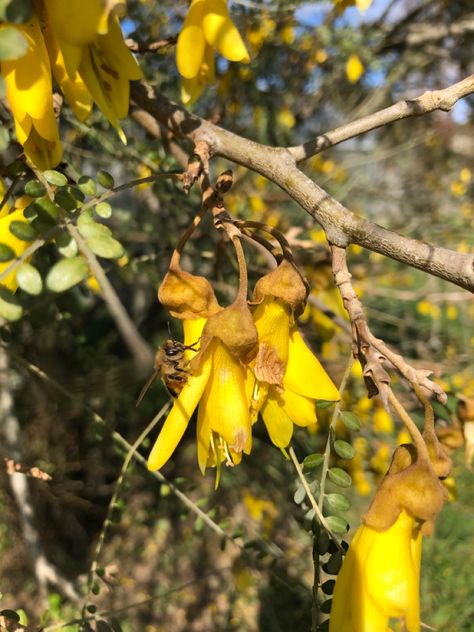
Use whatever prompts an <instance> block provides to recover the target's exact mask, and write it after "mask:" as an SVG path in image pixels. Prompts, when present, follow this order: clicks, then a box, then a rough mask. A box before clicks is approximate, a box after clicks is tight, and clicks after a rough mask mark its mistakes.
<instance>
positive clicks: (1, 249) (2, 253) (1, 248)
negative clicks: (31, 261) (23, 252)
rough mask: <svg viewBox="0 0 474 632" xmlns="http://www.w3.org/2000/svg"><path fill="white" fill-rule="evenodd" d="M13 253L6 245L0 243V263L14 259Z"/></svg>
mask: <svg viewBox="0 0 474 632" xmlns="http://www.w3.org/2000/svg"><path fill="white" fill-rule="evenodd" d="M15 256H16V255H15V251H14V250H13V248H10V246H9V245H8V244H2V243H0V263H5V262H7V261H11V260H12V259H14V258H15Z"/></svg>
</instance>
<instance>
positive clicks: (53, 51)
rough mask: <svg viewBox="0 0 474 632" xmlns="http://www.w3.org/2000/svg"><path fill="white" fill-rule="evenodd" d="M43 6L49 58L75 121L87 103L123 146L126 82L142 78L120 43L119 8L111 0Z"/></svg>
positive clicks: (57, 0)
mask: <svg viewBox="0 0 474 632" xmlns="http://www.w3.org/2000/svg"><path fill="white" fill-rule="evenodd" d="M44 3H45V6H46V9H47V17H45V21H46V24H47V28H46V31H47V36H46V39H47V44H48V47H49V53H50V56H51V58H52V59H53V60H54V62H53V69H54V72H55V77H56V79H57V81H58V83H59V85H60V87H61V89H62V90H63V91H64V94H65V96H66V98H67V99H68V101H69V102H70V103H71V106H72V107H73V110H74V111H75V113H76V115H77V116H78V117H79V118H80V119H81V120H83V119H84V118H85V117H86V116H87V114H88V113H89V111H90V104H91V100H92V99H93V100H94V101H95V103H96V104H97V106H98V107H99V109H100V110H101V111H102V113H103V114H104V115H105V116H106V117H107V119H108V120H109V121H110V123H111V124H112V125H113V126H114V127H115V128H116V130H117V132H118V133H119V135H120V138H121V139H122V141H123V142H125V141H126V139H125V136H124V134H123V132H122V129H121V127H120V125H119V123H118V121H119V119H121V118H124V117H125V116H126V115H127V113H128V106H129V94H130V83H129V82H130V80H134V79H140V78H141V77H142V72H141V70H140V67H139V65H138V63H137V61H136V60H135V58H134V57H133V55H132V53H131V52H130V51H129V49H128V48H127V46H126V44H125V42H124V39H123V34H122V31H121V29H120V24H119V21H118V17H117V13H121V12H122V11H123V8H124V6H125V3H124V2H118V1H117V0H111V1H109V2H105V0H102V1H101V0H71V1H70V2H63V1H62V0H44ZM87 91H88V92H89V95H88V94H87ZM73 104H74V105H73Z"/></svg>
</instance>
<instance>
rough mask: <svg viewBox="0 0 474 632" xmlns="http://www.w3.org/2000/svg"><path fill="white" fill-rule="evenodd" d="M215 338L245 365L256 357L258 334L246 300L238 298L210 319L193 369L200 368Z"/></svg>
mask: <svg viewBox="0 0 474 632" xmlns="http://www.w3.org/2000/svg"><path fill="white" fill-rule="evenodd" d="M213 338H218V339H219V340H220V341H221V342H222V343H223V344H224V345H225V346H226V347H227V349H228V350H229V351H230V353H231V354H232V355H233V356H234V357H236V358H237V359H239V360H240V361H241V362H243V363H244V364H247V363H248V362H250V360H252V359H253V357H255V354H256V352H257V344H258V334H257V329H256V327H255V324H254V322H253V318H252V314H251V313H250V310H249V308H248V305H247V301H246V300H245V299H240V298H237V300H236V301H235V302H234V303H232V305H229V307H226V308H225V309H223V310H221V311H220V312H217V313H214V314H213V315H211V316H210V317H209V318H208V321H207V323H206V325H205V326H204V329H203V332H202V336H201V342H200V351H199V353H198V354H197V355H196V356H195V357H194V358H193V360H192V362H191V368H192V369H194V368H197V367H199V365H200V363H201V359H202V356H203V354H204V352H205V351H206V349H207V347H208V345H209V343H210V342H211V340H212V339H213Z"/></svg>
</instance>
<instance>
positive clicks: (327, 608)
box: [321, 599, 332, 614]
mask: <svg viewBox="0 0 474 632" xmlns="http://www.w3.org/2000/svg"><path fill="white" fill-rule="evenodd" d="M331 606H332V599H326V601H323V603H322V604H321V612H323V613H324V614H329V613H330V612H331Z"/></svg>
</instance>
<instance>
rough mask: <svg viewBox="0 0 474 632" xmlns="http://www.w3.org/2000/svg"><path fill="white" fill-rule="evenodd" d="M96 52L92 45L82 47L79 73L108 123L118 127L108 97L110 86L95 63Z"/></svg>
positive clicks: (97, 61) (96, 60) (98, 61)
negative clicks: (85, 47)
mask: <svg viewBox="0 0 474 632" xmlns="http://www.w3.org/2000/svg"><path fill="white" fill-rule="evenodd" d="M95 53H96V51H95ZM96 54H97V53H96ZM96 54H94V51H93V48H92V47H89V48H87V49H84V53H83V56H82V60H81V65H80V66H79V73H80V75H81V77H82V79H83V80H84V83H85V84H86V86H87V88H88V89H89V91H90V93H91V94H92V96H93V98H94V101H95V102H96V104H97V106H98V107H99V109H100V110H101V111H102V113H103V114H104V116H105V117H106V118H107V119H108V120H109V121H110V123H111V124H112V125H113V126H114V127H115V128H118V127H119V124H118V117H117V115H116V113H115V109H114V107H113V104H112V101H111V97H110V91H111V86H110V84H108V83H107V81H105V82H104V79H103V77H102V75H101V73H100V71H99V69H98V67H97V63H100V59H97V57H96Z"/></svg>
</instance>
